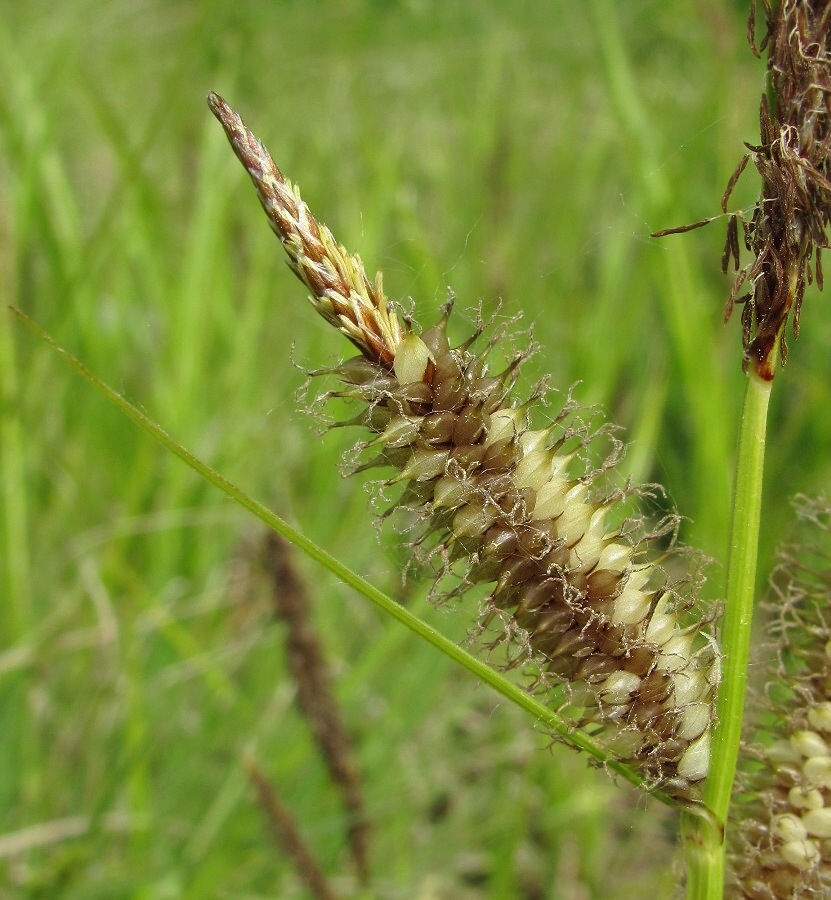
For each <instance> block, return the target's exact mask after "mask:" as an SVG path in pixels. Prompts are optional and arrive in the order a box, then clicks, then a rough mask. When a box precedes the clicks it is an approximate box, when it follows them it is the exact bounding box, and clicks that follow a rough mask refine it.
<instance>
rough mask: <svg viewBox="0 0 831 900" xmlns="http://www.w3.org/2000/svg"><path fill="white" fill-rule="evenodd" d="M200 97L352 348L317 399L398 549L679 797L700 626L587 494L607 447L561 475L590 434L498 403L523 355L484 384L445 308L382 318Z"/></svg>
mask: <svg viewBox="0 0 831 900" xmlns="http://www.w3.org/2000/svg"><path fill="white" fill-rule="evenodd" d="M208 102H209V104H210V106H211V109H212V111H213V112H214V114H215V115H216V116H217V118H218V119H219V120H220V122H221V123H222V125H223V127H224V128H225V131H226V133H227V135H228V138H229V140H230V142H231V144H232V146H233V148H234V151H235V152H236V154H237V156H238V157H239V159H240V161H241V162H242V163H243V165H244V166H245V168H246V169H247V171H248V173H249V175H250V176H251V178H252V180H253V182H254V185H255V187H256V188H257V193H258V196H259V198H260V202H261V204H262V206H263V208H264V210H265V212H266V214H267V216H268V218H269V221H270V223H271V226H272V228H273V229H274V231H275V232H276V233H277V235H278V237H279V238H280V240H281V241H282V243H283V246H284V247H285V249H286V252H287V253H288V257H289V265H290V266H291V268H292V269H293V271H294V272H295V274H296V275H297V276H298V278H299V279H300V280H301V281H302V282H303V283H304V284H305V285H306V286H307V287H308V289H309V291H310V292H311V294H310V298H309V299H310V301H311V303H312V305H313V306H314V307H315V308H316V309H317V311H318V312H319V313H320V314H321V315H322V316H323V317H324V318H325V319H326V320H327V321H328V322H330V323H331V324H332V325H334V326H335V327H336V328H337V329H338V330H340V331H341V332H342V333H343V334H345V335H346V337H348V338H349V340H350V341H352V343H353V344H354V345H355V346H356V347H357V348H358V350H359V351H360V354H361V355H360V356H359V357H357V358H355V359H351V360H349V361H347V362H345V363H343V364H342V365H341V366H339V367H337V368H336V369H335V370H334V374H335V375H336V377H337V378H338V379H339V380H340V382H341V388H340V389H339V390H338V391H335V392H333V393H334V394H335V395H336V396H340V397H347V398H351V399H353V400H355V401H358V402H360V403H361V404H363V407H362V410H361V412H360V413H359V414H358V416H356V417H355V418H354V419H352V420H350V422H349V424H354V425H359V426H362V427H363V428H365V429H368V430H369V432H370V433H371V435H372V438H371V440H369V441H367V442H365V443H364V444H362V445H361V448H362V449H363V451H364V452H365V453H369V454H370V455H371V457H372V458H371V461H370V462H369V463H367V464H365V466H364V467H366V465H382V466H388V467H391V468H392V469H393V470H395V472H396V474H395V475H394V477H393V478H392V479H391V481H390V483H392V482H397V483H400V484H401V485H402V487H403V492H402V494H401V497H400V499H399V501H398V505H400V506H404V507H406V508H408V509H409V510H411V511H414V512H415V517H416V520H417V522H418V523H420V524H419V526H418V527H417V529H416V531H415V536H414V538H413V543H414V544H415V545H417V546H418V547H419V548H420V549H421V550H422V552H423V553H425V554H427V555H429V556H432V557H433V558H436V559H439V560H440V561H441V562H440V565H439V574H438V578H441V577H442V576H443V575H444V574H446V573H447V572H448V571H449V570H450V569H452V568H454V567H455V566H457V565H460V564H461V565H462V567H463V573H462V576H461V585H460V588H459V589H457V590H456V591H454V594H459V593H461V589H462V588H466V587H469V586H472V585H474V584H477V583H482V584H488V585H490V593H489V596H488V599H487V601H486V604H485V607H486V618H487V619H488V620H489V621H490V622H491V623H493V622H497V623H500V622H501V623H502V625H503V626H504V628H503V631H502V633H501V634H502V638H503V639H504V640H508V641H509V642H510V643H511V644H512V646H514V647H515V648H516V653H515V654H514V659H515V660H516V659H517V658H518V659H519V660H522V659H527V660H529V661H533V663H534V664H535V666H536V670H537V678H538V681H539V682H540V683H542V684H546V685H551V684H552V682H556V683H557V684H560V685H561V686H563V688H562V690H561V693H560V695H559V697H560V699H559V700H558V702H561V703H562V704H563V705H566V706H568V707H569V709H570V711H571V712H572V713H573V715H574V716H575V721H576V722H577V724H580V725H584V726H586V727H589V728H590V729H592V730H595V731H600V733H601V734H600V736H601V737H603V738H605V740H606V742H607V745H608V746H609V747H610V749H611V751H612V752H613V753H614V754H615V756H616V757H617V758H619V759H620V760H621V761H625V762H629V763H631V764H632V765H633V766H635V767H637V768H638V769H639V771H641V772H642V773H643V775H644V777H645V778H646V779H647V780H648V781H649V782H651V783H653V784H656V785H657V784H661V785H662V786H663V787H665V788H667V789H670V790H675V791H676V792H678V793H686V792H687V791H688V790H689V788H690V785H691V784H693V783H695V782H698V781H700V780H701V779H702V778H703V777H704V776H705V775H706V773H707V766H708V762H709V735H710V729H711V725H712V718H713V712H712V697H713V693H714V690H715V682H716V674H715V673H716V663H717V660H716V659H715V654H714V652H713V650H712V648H711V644H710V642H708V641H707V640H706V639H705V637H703V636H702V622H701V621H692V622H686V621H684V620H683V617H682V615H681V613H682V612H685V611H686V609H687V607H690V606H691V605H692V601H690V600H689V599H685V598H684V596H683V594H684V590H683V589H679V586H678V585H675V586H672V585H670V584H668V583H667V578H666V576H665V575H663V574H662V570H661V569H659V568H658V566H657V565H656V564H655V562H654V561H650V560H649V559H648V558H647V555H646V546H647V543H648V542H647V540H646V539H645V538H644V539H637V538H636V537H634V536H633V533H631V534H630V532H629V531H626V530H623V529H622V528H621V526H620V525H619V524H618V525H617V526H612V525H611V524H610V522H611V521H612V520H614V519H615V517H616V515H617V510H618V509H619V507H620V504H621V502H622V501H623V500H624V499H625V497H626V495H627V494H628V493H630V492H627V491H619V492H616V493H609V492H608V491H607V492H606V493H605V494H603V493H600V494H598V490H597V487H596V482H597V481H598V479H599V478H600V476H601V475H602V474H603V472H604V471H605V470H606V469H607V468H609V467H610V466H611V465H612V464H613V463H614V461H615V458H616V453H615V452H613V453H612V454H611V455H610V458H609V459H608V460H607V462H606V464H604V465H603V466H601V467H600V469H598V470H595V471H591V470H588V469H587V470H585V471H581V472H579V473H578V474H575V473H574V467H575V465H576V464H577V462H578V459H579V456H580V454H579V453H578V451H579V450H580V449H582V447H584V446H585V445H586V444H588V442H589V441H590V440H591V439H592V437H593V435H592V433H591V430H590V429H589V428H588V427H587V426H585V425H582V424H581V423H579V422H578V421H577V420H576V419H575V417H574V415H573V405H572V404H571V403H569V404H567V405H566V407H565V408H564V409H563V411H562V412H561V413H560V415H559V416H557V417H556V420H555V422H554V423H553V425H551V426H549V427H547V428H543V429H539V430H533V429H531V428H530V424H529V419H528V412H529V408H530V406H531V405H532V404H534V403H535V402H537V401H538V400H539V399H540V396H541V392H537V393H535V395H534V396H532V397H531V398H530V399H529V400H527V401H526V402H525V403H518V402H515V401H513V402H512V400H511V390H512V388H513V385H514V381H515V378H516V373H517V370H518V367H519V365H520V363H521V362H522V360H523V358H524V356H525V354H518V355H517V356H516V357H515V358H514V359H513V360H512V361H511V362H510V363H509V364H508V365H507V367H506V368H505V370H504V371H503V372H502V373H500V374H496V375H494V374H491V373H490V372H489V371H488V368H487V365H486V359H485V357H486V356H487V354H488V351H489V350H490V349H491V347H492V345H493V341H492V342H491V343H490V344H489V345H488V347H486V348H485V350H484V351H483V352H479V353H476V352H474V349H473V343H474V340H475V338H476V337H478V336H479V334H480V332H481V327H480V328H479V329H477V331H476V333H475V334H474V336H473V338H471V339H470V340H469V341H467V342H465V343H464V344H462V345H461V346H457V347H451V345H450V343H449V340H448V336H447V327H446V326H447V315H448V314H449V308H448V310H447V312H446V314H445V316H444V317H443V318H442V320H441V321H440V322H439V323H438V324H437V325H435V326H433V327H432V328H430V329H428V330H426V331H424V332H422V333H420V334H419V333H418V331H417V328H416V326H415V324H414V323H413V322H412V321H411V320H409V319H403V320H402V319H399V317H398V316H397V315H396V314H395V312H394V311H393V310H392V309H391V308H390V306H389V304H388V302H387V299H386V297H385V295H384V291H383V284H382V280H381V276H380V274H378V275H376V277H375V279H374V281H370V280H369V278H368V277H367V275H366V273H365V271H364V268H363V265H362V263H361V261H360V258H359V257H358V256H354V255H350V254H349V253H347V252H346V251H345V250H344V249H343V248H342V247H341V246H340V245H339V244H338V243H337V242H336V241H335V239H334V238H333V236H332V234H331V233H330V232H329V230H328V229H327V228H326V227H325V226H323V225H321V224H320V223H318V222H317V221H316V220H315V218H314V217H313V216H312V215H311V213H310V212H309V210H308V207H307V206H306V205H305V203H304V202H303V201H302V200H301V198H300V195H299V193H298V191H297V190H296V189H295V188H294V187H293V186H292V185H291V183H290V182H288V181H286V180H285V179H284V178H283V176H282V174H281V173H280V171H279V169H278V168H277V166H276V165H275V164H274V162H273V161H272V159H271V157H270V155H269V154H268V151H267V150H266V149H265V148H264V147H263V145H262V144H261V143H260V142H259V141H258V140H257V139H256V138H255V137H254V135H253V134H251V132H250V131H249V130H248V129H247V128H246V127H245V125H244V124H243V122H242V120H241V119H240V118H239V116H238V115H237V114H236V113H235V112H234V111H233V110H232V109H231V108H230V107H229V106H228V105H227V103H225V101H224V100H222V98H220V97H219V96H217V95H216V94H211V95H210V96H209V98H208ZM601 430H602V429H601ZM372 454H374V456H372ZM613 510H614V512H613ZM610 513H611V515H610ZM617 518H618V519H620V518H621V516H619V515H617ZM460 561H461V563H460Z"/></svg>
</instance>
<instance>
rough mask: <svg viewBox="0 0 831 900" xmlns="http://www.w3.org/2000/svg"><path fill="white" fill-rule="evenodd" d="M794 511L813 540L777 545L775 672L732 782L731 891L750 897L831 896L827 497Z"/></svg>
mask: <svg viewBox="0 0 831 900" xmlns="http://www.w3.org/2000/svg"><path fill="white" fill-rule="evenodd" d="M799 512H800V516H801V518H802V519H803V520H805V521H806V522H808V523H810V525H811V526H813V527H812V529H811V530H812V532H813V533H812V535H811V544H808V545H803V546H800V547H795V548H793V547H792V548H784V549H783V550H782V551H781V552H780V564H779V566H778V567H777V570H776V572H775V573H774V576H773V579H772V583H773V587H774V597H773V600H772V602H771V604H770V609H771V612H773V614H774V619H773V624H772V626H771V633H772V635H773V637H774V639H775V641H776V645H777V646H776V650H777V653H776V656H777V659H776V663H777V666H776V672H775V673H772V675H773V678H772V681H771V683H770V684H769V685H768V686H767V696H766V697H765V698H764V700H762V701H760V702H758V703H756V704H755V706H754V708H753V710H752V712H753V715H752V716H751V718H750V725H751V728H750V729H748V731H750V733H751V734H752V742H751V743H749V745H748V746H747V748H746V753H745V762H744V765H743V767H742V769H741V770H740V771H739V775H738V780H737V787H738V794H737V801H738V802H737V803H736V804H735V807H734V815H735V819H736V826H737V827H736V828H735V829H733V830H732V831H731V834H733V836H734V840H733V847H732V853H731V867H732V871H733V876H734V884H733V886H732V888H731V896H739V897H748V898H752V900H774V898H776V900H779V898H782V900H790V898H794V897H809V896H821V897H828V896H831V618H829V600H831V556H830V555H829V553H828V547H827V544H828V538H829V533H831V505H829V503H828V502H827V501H826V500H824V499H819V500H805V499H803V500H802V502H801V506H800V509H799ZM817 539H819V541H820V542H821V543H823V544H825V546H817V544H816V543H814V542H815V541H817ZM739 885H740V887H739Z"/></svg>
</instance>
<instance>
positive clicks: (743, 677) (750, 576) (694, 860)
mask: <svg viewBox="0 0 831 900" xmlns="http://www.w3.org/2000/svg"><path fill="white" fill-rule="evenodd" d="M773 364H774V366H775V361H774V363H773ZM772 384H773V382H772V381H768V380H765V379H762V378H760V377H759V376H758V375H757V374H755V372H754V371H752V370H751V372H750V374H749V376H748V382H747V391H746V393H745V398H744V407H743V408H742V419H741V425H740V428H739V447H738V457H737V460H736V485H735V489H734V493H733V519H732V523H731V529H730V547H729V553H728V561H727V596H726V601H725V610H724V618H723V620H722V626H721V649H722V653H723V662H722V665H723V669H722V681H721V686H720V688H719V694H718V706H717V710H718V724H717V726H716V729H715V732H714V734H713V754H712V759H711V763H710V765H711V768H710V774H709V776H708V777H707V781H706V783H705V786H704V802H705V803H706V805H707V806H708V807H709V808H710V810H711V811H712V812H713V814H714V815H715V817H716V820H717V821H718V822H722V823H726V821H727V813H728V810H729V807H730V796H731V793H732V790H733V779H734V777H735V774H736V761H737V759H738V755H739V743H740V740H741V731H742V716H743V710H744V695H745V686H746V684H747V666H748V659H749V656H750V633H751V627H752V624H753V601H754V599H755V593H756V558H757V555H758V545H759V521H760V511H761V506H762V474H763V469H764V461H765V429H766V424H767V410H768V401H769V400H770V391H771V386H772ZM682 833H683V837H684V845H685V852H686V856H687V873H688V874H687V878H688V881H687V898H688V900H717V898H720V897H721V896H722V884H723V880H724V850H725V847H724V840H723V829H718V828H714V827H713V826H712V822H711V821H705V820H703V819H700V818H696V819H695V820H691V819H686V820H685V822H684V827H683V829H682Z"/></svg>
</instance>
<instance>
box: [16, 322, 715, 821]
mask: <svg viewBox="0 0 831 900" xmlns="http://www.w3.org/2000/svg"><path fill="white" fill-rule="evenodd" d="M10 309H11V311H12V313H13V314H14V315H15V316H17V317H18V318H19V319H20V321H21V322H22V323H23V324H24V325H25V326H26V327H27V328H28V329H29V330H30V331H31V332H32V333H33V334H35V335H36V336H37V337H38V338H40V340H42V341H43V342H44V343H45V344H46V345H47V346H48V347H49V348H50V349H51V350H53V351H54V352H55V353H57V354H58V355H59V356H60V357H62V358H63V360H64V361H65V362H66V363H68V364H69V365H70V366H71V367H72V368H73V369H74V370H75V371H76V372H77V373H78V374H79V375H80V376H81V377H82V378H83V379H84V380H85V381H86V382H87V383H88V384H90V385H92V386H93V387H94V388H95V389H96V390H97V391H99V393H101V394H103V396H104V397H106V398H107V400H109V401H110V402H111V403H113V404H114V405H115V406H117V407H118V408H119V409H120V410H121V411H122V412H123V413H124V414H125V415H126V416H127V417H128V418H130V419H132V420H133V422H135V423H136V424H137V425H138V426H139V427H140V428H142V429H143V430H144V431H146V432H147V433H148V434H150V435H151V436H152V437H153V438H155V440H157V441H158V442H159V443H161V444H162V445H163V446H164V447H165V448H166V449H167V450H169V451H170V452H171V453H173V454H174V455H175V456H177V457H179V459H181V460H182V461H183V462H185V463H186V464H187V465H188V466H190V468H191V469H193V470H194V471H195V472H197V473H198V474H199V475H201V476H202V477H203V478H204V479H205V480H206V481H208V482H210V483H211V484H212V485H214V486H215V487H217V488H219V489H220V490H221V491H222V492H223V493H225V494H226V495H227V496H228V497H230V498H231V499H232V500H234V501H235V502H237V503H238V504H239V505H240V506H242V507H244V508H245V509H247V510H248V511H249V512H251V513H253V514H254V515H255V516H256V517H257V518H258V519H260V520H261V521H262V522H264V523H265V524H266V525H268V527H269V528H272V529H273V530H274V531H276V532H278V533H279V534H281V535H282V536H283V537H285V538H286V540H288V541H290V542H291V543H292V544H294V545H295V546H296V547H298V548H299V549H300V550H302V551H303V552H304V553H306V554H307V555H308V556H309V557H311V558H312V559H314V560H315V561H316V562H318V563H320V564H321V565H322V566H324V567H325V568H326V569H328V570H329V571H330V572H331V573H332V574H333V575H335V576H336V577H337V578H339V579H340V580H341V581H343V582H344V583H345V584H347V585H349V586H350V587H352V588H354V589H355V590H356V591H358V592H359V593H360V594H362V595H363V596H364V597H366V598H367V599H368V600H370V601H371V602H372V603H374V604H375V605H376V606H378V607H380V608H381V609H382V610H383V611H384V612H386V613H387V614H389V615H391V616H392V617H393V618H395V619H397V620H398V621H399V622H400V623H401V624H402V625H405V626H406V627H407V628H409V629H410V630H411V631H413V632H414V633H415V634H417V635H418V636H419V637H421V638H423V639H424V640H426V641H428V642H429V643H430V644H432V645H433V646H434V647H435V648H436V649H437V650H439V651H441V652H442V653H444V654H445V655H446V656H448V657H450V658H451V659H452V660H454V662H457V663H459V665H462V666H464V667H465V668H466V669H467V670H468V671H469V672H470V673H471V674H472V675H474V676H476V677H477V678H479V679H481V680H482V681H484V682H485V683H486V684H488V685H489V686H490V687H492V688H493V689H494V690H496V691H498V692H499V693H500V694H502V696H503V697H505V698H506V699H508V700H510V701H512V702H513V703H515V704H517V706H519V707H521V708H522V709H524V710H525V711H526V712H528V713H530V714H531V715H532V716H534V717H535V719H536V720H537V722H538V723H539V724H540V725H542V726H544V727H545V728H547V729H549V730H550V731H552V732H553V733H554V734H556V735H557V736H558V737H559V738H561V739H562V740H563V741H564V742H566V743H568V744H571V745H572V746H573V747H575V748H577V749H579V750H582V751H584V752H585V753H588V754H589V755H590V756H592V757H593V758H594V759H595V760H597V761H598V762H599V763H601V764H602V765H603V766H604V767H605V768H607V769H608V770H609V771H610V772H612V773H614V774H615V775H619V776H620V777H621V778H623V779H625V780H626V781H628V782H630V783H631V784H633V785H635V786H636V787H639V788H641V789H643V790H647V786H646V785H645V784H644V782H643V780H642V778H641V777H640V775H638V773H637V772H635V771H634V770H632V769H631V768H629V767H628V766H624V765H621V764H620V763H618V762H617V761H616V760H614V759H613V758H612V757H611V756H610V754H609V753H608V751H606V750H605V749H604V748H603V747H602V745H601V744H599V743H598V742H597V741H595V740H594V739H593V738H592V737H591V736H590V735H588V734H586V733H585V732H583V731H581V730H579V729H575V728H574V726H573V724H572V723H571V722H570V721H569V720H568V719H567V718H566V717H564V716H562V715H559V714H558V713H556V712H554V711H553V710H551V709H549V708H548V707H546V706H545V705H543V704H542V703H540V701H539V700H537V699H535V698H534V697H532V696H531V695H530V694H528V693H526V692H525V691H524V690H522V688H520V687H518V686H517V685H515V684H513V683H512V682H511V681H509V680H508V679H507V678H505V677H504V676H503V675H501V674H500V673H499V672H497V671H495V670H494V669H492V668H490V667H489V666H488V665H486V664H485V663H483V662H482V661H481V660H478V659H476V657H474V656H471V654H469V653H468V652H467V651H466V650H463V649H462V648H461V647H459V646H457V645H456V644H454V643H453V642H452V641H451V640H449V639H448V638H446V637H445V636H444V635H442V634H441V633H440V632H438V631H436V629H435V628H433V627H432V626H431V625H429V624H427V623H426V622H424V621H423V620H422V619H420V618H418V617H417V616H414V615H413V614H412V613H411V612H409V611H408V610H407V609H405V608H404V607H403V606H401V605H400V604H398V603H396V602H395V601H394V600H393V599H392V598H391V597H389V596H387V595H386V594H384V593H383V592H382V591H379V590H378V589H377V588H375V587H374V586H373V585H371V584H369V582H367V581H365V580H364V579H363V578H361V577H360V575H358V574H357V573H356V572H354V571H352V570H351V569H349V568H348V567H347V566H345V565H344V564H343V563H341V562H340V561H339V560H337V559H335V557H333V556H331V555H330V554H329V553H327V552H326V551H325V550H323V549H322V548H321V547H318V546H317V545H316V544H315V543H314V542H313V541H311V540H309V538H307V537H306V536H305V535H303V534H302V533H301V532H299V531H298V530H297V529H295V528H293V527H292V526H291V525H289V524H288V523H287V522H285V521H284V520H283V519H281V518H280V517H279V516H277V515H276V514H275V513H273V512H271V510H269V509H267V508H266V507H265V506H263V505H262V504H261V503H259V502H257V501H256V500H254V499H253V498H251V497H249V496H248V495H247V494H246V493H245V492H244V491H242V490H241V489H240V488H238V487H237V486H236V485H234V484H232V483H231V482H230V481H228V480H227V479H226V478H224V477H223V476H222V475H220V474H219V473H218V472H216V471H215V470H214V469H212V468H211V467H210V466H208V465H207V464H206V463H204V462H202V460H200V459H198V458H197V457H195V456H194V455H193V454H192V453H190V452H189V451H188V450H186V449H185V448H184V447H182V446H181V445H180V444H178V443H177V442H176V441H174V440H173V438H171V437H170V435H169V434H167V432H165V431H164V429H163V428H161V426H159V425H157V424H156V423H155V422H154V421H153V420H152V419H150V418H149V417H148V416H146V415H145V414H144V413H143V412H141V410H139V409H137V408H136V407H135V406H133V405H132V404H131V403H130V402H129V401H128V400H127V399H126V398H125V397H124V396H123V395H121V394H119V393H118V392H117V391H115V390H113V389H112V388H111V387H109V386H108V385H107V384H105V383H104V382H103V381H101V380H100V379H98V378H97V377H96V376H95V375H93V374H92V372H90V371H89V369H87V368H86V366H84V364H83V363H81V362H80V361H79V360H78V359H76V358H75V357H74V356H72V355H71V354H70V353H68V352H67V351H66V350H65V349H64V348H63V347H61V346H60V345H59V344H58V343H57V342H56V341H55V340H54V339H53V338H52V337H51V336H50V335H49V334H48V333H47V332H46V331H44V330H43V329H42V328H41V327H40V326H39V325H37V323H35V322H34V321H33V320H32V319H30V318H29V317H28V316H26V315H25V314H24V313H22V312H21V311H20V310H18V309H15V308H14V307H10ZM651 793H652V796H654V797H656V798H657V799H659V800H661V801H662V802H663V803H666V804H668V805H670V806H681V805H682V804H681V803H680V802H679V801H677V800H675V799H674V798H672V797H670V796H668V795H666V794H664V793H663V792H661V791H652V792H651ZM686 808H688V809H689V810H690V811H691V812H692V813H693V814H696V815H701V816H704V817H707V815H708V814H707V812H706V810H705V809H704V808H703V806H702V804H700V803H690V804H689V805H688V806H687V807H686Z"/></svg>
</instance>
